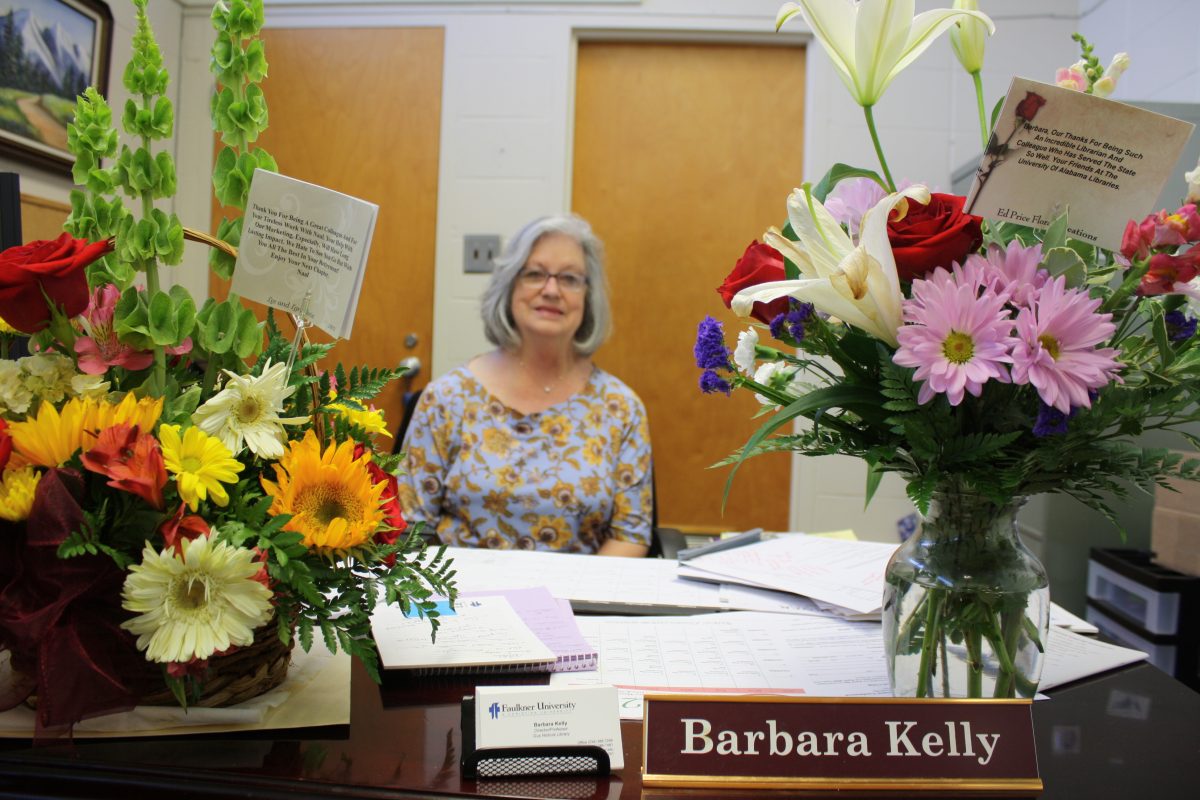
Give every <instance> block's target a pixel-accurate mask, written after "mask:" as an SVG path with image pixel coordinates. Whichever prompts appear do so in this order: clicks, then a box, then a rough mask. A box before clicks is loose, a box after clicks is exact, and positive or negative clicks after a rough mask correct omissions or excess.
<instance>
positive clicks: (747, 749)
mask: <svg viewBox="0 0 1200 800" xmlns="http://www.w3.org/2000/svg"><path fill="white" fill-rule="evenodd" d="M645 708H646V712H645V713H646V715H645V719H644V723H643V726H642V731H643V736H644V737H645V738H644V740H643V742H642V752H643V753H644V754H645V755H644V757H645V763H644V765H643V770H642V783H643V784H644V785H645V786H670V787H723V788H760V789H839V788H840V789H851V788H852V789H857V790H881V791H889V790H891V791H894V790H898V789H899V790H923V791H954V792H964V791H967V792H970V791H992V792H995V791H1000V792H1011V793H1021V794H1025V793H1028V794H1036V793H1038V792H1041V790H1042V781H1041V778H1039V777H1038V768H1037V749H1036V747H1035V745H1034V739H1033V717H1032V709H1031V703H1030V701H1029V700H941V699H924V700H918V699H910V698H890V697H889V698H860V697H762V696H745V697H735V698H731V697H729V696H728V695H724V696H710V695H694V694H692V695H646V705H645Z"/></svg>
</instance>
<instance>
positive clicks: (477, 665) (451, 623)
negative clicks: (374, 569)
mask: <svg viewBox="0 0 1200 800" xmlns="http://www.w3.org/2000/svg"><path fill="white" fill-rule="evenodd" d="M439 614H440V615H439V617H438V619H439V622H440V627H439V628H438V632H437V638H436V639H431V637H430V631H429V621H428V620H425V619H421V618H419V617H414V616H405V615H404V614H403V613H401V612H400V610H399V609H397V608H395V607H381V608H379V609H376V612H375V614H374V615H372V618H371V628H372V631H373V633H374V635H375V641H376V644H377V645H378V647H379V656H380V661H381V662H382V663H383V666H384V668H385V669H388V670H403V671H404V672H405V673H406V674H411V675H414V676H424V675H458V674H481V673H514V672H578V671H582V670H591V669H595V668H596V667H597V664H598V656H597V654H596V650H595V649H594V648H593V647H591V646H590V645H589V644H588V643H587V641H586V640H585V639H584V638H583V635H582V634H581V633H580V632H579V626H578V625H576V624H575V617H574V614H573V613H572V611H571V606H570V604H569V603H568V602H567V601H565V600H559V599H558V598H555V597H554V596H552V595H551V594H550V592H549V591H548V590H546V589H545V588H543V587H537V588H532V589H517V590H509V591H492V592H468V593H464V594H462V595H460V596H459V598H458V600H457V601H456V603H455V605H454V608H450V606H449V604H448V603H446V604H443V605H442V606H441V607H440V608H439Z"/></svg>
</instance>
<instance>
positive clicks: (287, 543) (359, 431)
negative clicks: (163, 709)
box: [0, 0, 455, 732]
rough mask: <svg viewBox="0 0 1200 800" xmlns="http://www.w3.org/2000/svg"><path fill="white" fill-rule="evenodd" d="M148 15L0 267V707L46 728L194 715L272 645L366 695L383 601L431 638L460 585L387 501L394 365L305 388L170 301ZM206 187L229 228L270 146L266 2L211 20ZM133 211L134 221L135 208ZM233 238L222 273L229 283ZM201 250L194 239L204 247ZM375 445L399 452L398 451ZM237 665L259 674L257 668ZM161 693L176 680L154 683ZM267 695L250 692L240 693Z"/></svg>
mask: <svg viewBox="0 0 1200 800" xmlns="http://www.w3.org/2000/svg"><path fill="white" fill-rule="evenodd" d="M133 3H134V6H135V7H136V12H137V30H136V33H135V35H134V42H133V45H134V46H133V57H132V60H131V61H130V63H129V65H128V67H127V68H126V70H125V73H124V76H123V77H124V85H125V87H126V88H127V89H128V90H129V92H130V95H131V99H130V100H129V101H128V102H127V103H126V105H125V107H124V109H123V110H122V113H121V125H122V128H123V129H124V132H125V133H126V134H127V135H128V136H129V137H130V143H126V144H121V142H120V138H119V135H118V133H117V131H116V130H115V129H114V127H113V124H112V120H113V112H112V110H111V109H110V107H109V106H108V103H107V102H106V101H105V99H104V98H103V97H102V96H101V95H100V94H99V93H97V92H96V91H95V90H94V89H88V90H87V91H86V92H85V93H84V94H83V95H82V96H81V97H80V98H79V100H78V103H77V106H76V110H75V119H74V122H73V123H72V124H71V125H70V126H69V129H68V135H69V141H70V148H71V151H72V152H73V153H74V155H75V157H76V161H75V166H74V178H75V181H76V182H77V183H78V184H79V185H80V187H81V188H80V189H78V190H76V191H73V192H72V195H71V208H72V211H71V215H70V217H69V219H68V222H67V229H68V232H67V233H64V234H63V235H62V236H61V237H59V239H57V240H56V241H53V242H35V243H32V244H29V245H26V246H23V247H18V248H13V249H11V250H9V251H6V252H5V253H4V254H3V255H2V256H0V316H2V317H3V318H4V320H5V321H6V323H7V324H6V326H5V328H4V330H3V331H0V346H3V349H4V353H3V355H4V356H6V357H7V355H8V345H9V343H10V342H11V341H12V340H13V339H14V338H16V337H17V336H18V335H19V334H27V335H29V337H30V338H29V349H30V351H31V353H32V354H31V355H29V356H26V357H24V358H21V359H18V360H7V358H6V359H5V360H0V468H2V469H3V472H2V479H0V518H2V519H3V520H4V522H2V523H0V526H2V529H0V598H2V599H3V601H2V602H0V651H5V650H6V651H9V653H10V655H11V665H10V666H11V668H12V669H10V670H7V671H6V672H5V673H3V674H0V683H4V684H6V685H5V686H4V687H3V688H4V689H5V691H3V692H0V696H2V697H4V698H6V699H8V700H10V701H11V702H20V701H21V700H22V699H24V698H25V697H26V696H27V695H29V694H31V693H32V694H35V695H36V696H37V712H38V717H37V724H38V728H39V732H40V731H43V730H51V729H54V728H59V727H63V726H69V725H71V724H72V723H74V722H76V721H78V720H80V719H82V718H84V717H86V716H93V715H95V714H99V713H105V712H107V711H111V710H115V709H121V708H127V707H129V706H132V705H134V704H135V703H137V702H139V701H141V700H144V699H145V698H147V697H148V696H153V695H155V694H156V693H160V692H161V691H162V690H163V687H164V685H165V687H166V688H167V689H169V690H170V695H173V696H174V698H175V699H176V700H177V701H178V702H179V703H180V704H182V705H185V706H186V705H188V704H191V703H197V702H199V703H203V702H205V701H204V699H203V698H204V695H203V692H204V691H205V689H206V687H207V686H208V685H209V680H210V678H212V677H213V674H214V672H215V671H216V670H217V669H218V667H219V665H220V664H221V663H222V659H230V658H232V657H233V656H234V655H236V654H237V653H238V652H246V651H248V650H249V649H251V648H253V647H257V646H259V645H260V644H261V643H264V642H265V643H266V644H267V645H273V646H274V647H275V648H276V649H277V650H278V649H280V648H282V651H281V652H282V664H283V665H284V666H286V662H287V654H288V652H289V651H290V647H291V643H292V642H293V641H296V642H299V644H300V646H301V647H303V648H304V649H305V650H307V649H308V648H309V647H310V646H311V645H312V642H313V638H314V636H320V637H321V638H322V639H323V640H324V643H325V645H326V646H327V647H328V648H329V649H330V650H332V651H334V652H337V651H338V650H339V649H340V650H343V651H345V652H347V653H350V654H351V655H354V656H356V657H358V658H359V659H361V660H362V661H363V662H364V664H365V665H366V667H367V669H368V672H369V673H371V674H372V675H373V676H374V677H376V679H378V662H377V654H376V652H375V649H374V643H373V640H372V638H371V632H370V623H369V617H370V614H371V612H372V610H373V609H374V608H375V605H376V604H377V602H380V601H386V602H389V603H392V602H395V603H399V604H400V605H401V606H402V607H403V608H405V609H406V610H407V609H409V608H413V609H415V610H416V611H417V612H418V613H421V614H423V615H426V616H428V617H429V618H430V620H431V622H432V624H433V627H434V628H435V629H436V624H437V619H436V616H437V612H436V610H435V604H434V603H433V602H432V601H431V600H430V599H429V598H430V597H431V596H432V595H433V594H435V593H436V594H438V595H449V596H450V597H451V598H453V596H454V594H455V589H454V585H453V581H452V577H453V572H452V571H451V570H450V562H449V561H447V560H445V559H444V558H443V551H442V550H437V551H427V550H426V548H425V545H424V544H423V540H422V539H421V538H420V536H419V535H418V534H419V531H417V530H416V527H418V526H414V527H413V528H409V529H408V531H407V533H406V532H405V531H406V527H407V526H406V524H405V521H404V518H403V516H402V515H401V513H400V507H399V503H398V500H397V492H396V478H395V475H394V474H393V473H394V471H395V469H396V468H397V467H398V464H397V459H396V458H395V457H393V456H391V455H389V454H388V452H387V451H386V450H380V449H378V448H377V446H376V439H377V438H378V437H383V436H388V433H387V426H386V422H385V421H384V420H383V418H382V414H381V412H379V411H377V410H375V409H374V408H372V407H371V406H370V405H369V402H370V400H371V398H372V397H373V396H374V395H375V394H377V393H378V392H379V391H380V390H381V389H382V388H383V387H384V386H385V385H386V384H387V383H388V382H389V381H390V380H392V379H393V378H395V377H397V375H398V374H399V373H398V371H397V370H393V369H387V368H383V369H380V368H372V367H355V368H353V369H345V368H344V367H343V366H341V365H337V366H335V367H333V368H332V369H330V370H328V371H326V372H323V373H320V372H318V371H317V369H316V365H317V364H318V362H319V361H320V360H321V359H323V358H324V357H325V356H326V355H327V354H328V353H329V350H330V349H331V347H332V345H320V344H308V343H304V344H301V345H300V346H298V347H293V345H292V343H291V342H290V341H289V338H288V337H285V336H284V335H283V334H282V333H281V331H280V330H279V328H278V326H277V325H276V323H275V320H274V317H273V316H268V318H267V320H266V321H265V323H264V322H260V321H259V320H258V319H257V318H256V317H255V315H254V314H253V313H252V312H251V311H250V310H249V309H247V308H245V307H244V306H243V305H242V303H241V302H240V301H239V300H238V298H236V297H230V298H229V299H227V300H225V301H222V302H217V301H216V300H214V299H211V298H210V299H208V300H207V301H206V302H205V303H204V305H203V306H202V307H200V308H199V309H197V307H196V304H195V303H194V301H193V300H192V298H191V297H190V296H189V295H188V293H187V292H186V291H185V290H184V289H182V288H181V287H179V286H172V287H171V288H170V289H166V288H164V286H163V283H164V281H163V279H162V277H161V276H162V272H163V270H164V269H166V268H168V267H170V266H172V265H176V264H178V263H180V261H181V259H182V255H183V248H184V240H185V236H187V237H191V236H193V235H194V234H192V233H191V232H189V231H186V230H185V229H184V228H183V226H182V224H181V223H180V221H179V220H178V219H177V218H176V217H175V216H174V215H173V214H167V213H164V212H163V211H161V210H160V209H158V208H156V207H155V200H157V199H159V198H163V197H169V196H171V195H172V194H173V193H174V189H175V183H176V176H175V167H174V164H173V163H172V160H171V157H170V155H169V154H168V153H167V152H166V151H165V150H157V151H156V149H155V143H156V142H159V141H161V140H163V139H165V138H168V137H169V136H170V135H171V131H172V127H173V111H172V106H171V103H170V101H169V100H168V99H167V98H166V97H165V95H164V91H165V89H166V86H167V81H168V75H167V72H166V70H165V69H164V68H163V63H162V57H161V54H160V52H159V49H158V46H157V44H156V42H155V40H154V37H153V33H152V31H151V29H150V26H149V23H148V21H147V18H146V0H133ZM212 22H213V26H214V28H215V29H216V34H217V35H216V42H215V44H214V46H213V69H214V72H215V74H216V76H217V82H218V84H219V91H218V92H217V93H216V95H215V98H214V102H213V104H212V109H213V120H214V129H215V130H217V131H218V132H219V133H220V135H221V138H222V141H223V142H224V144H225V147H224V148H223V149H222V151H221V153H220V155H219V156H218V158H217V161H216V168H215V174H214V177H213V183H214V187H215V190H216V193H217V196H218V198H219V199H220V200H221V202H222V203H224V204H225V205H228V206H233V207H236V208H244V207H245V202H246V197H247V195H248V192H249V186H250V179H251V176H252V174H253V172H254V170H255V169H256V168H264V169H272V170H273V169H275V163H274V160H273V159H272V158H271V157H270V155H269V154H267V153H266V152H265V151H264V150H262V149H260V148H255V147H254V146H253V143H254V142H255V140H256V139H257V137H258V135H259V134H260V133H261V132H262V130H263V129H264V128H265V127H266V122H267V114H266V105H265V101H264V99H263V94H262V91H261V89H260V88H259V86H258V83H259V82H260V81H261V80H262V78H263V77H264V76H265V75H266V69H267V63H266V60H265V57H264V51H263V46H262V42H261V40H260V39H259V38H258V33H259V30H260V28H261V26H262V23H263V5H262V1H261V0H228V2H218V3H217V4H216V5H215V7H214V9H213V12H212ZM127 203H128V205H127ZM239 231H240V219H239V220H232V221H231V220H223V221H222V223H221V225H220V228H219V237H218V238H217V239H216V240H212V241H211V243H212V244H214V245H215V247H216V248H217V249H216V250H215V251H214V252H215V255H214V257H213V259H212V261H213V268H214V269H215V270H216V271H218V272H219V273H220V274H223V275H226V276H227V275H228V274H230V272H231V270H232V268H233V264H234V254H235V252H236V251H235V250H234V246H236V244H237V240H238V235H239ZM195 236H196V238H200V239H202V240H207V239H208V237H204V236H202V235H195ZM388 450H390V448H388ZM241 669H245V670H248V669H249V668H248V667H242V668H241ZM164 682H165V683H164ZM266 688H270V687H269V686H267V685H262V684H261V683H258V684H255V685H253V686H252V687H251V689H250V691H251V692H258V691H262V690H264V689H266Z"/></svg>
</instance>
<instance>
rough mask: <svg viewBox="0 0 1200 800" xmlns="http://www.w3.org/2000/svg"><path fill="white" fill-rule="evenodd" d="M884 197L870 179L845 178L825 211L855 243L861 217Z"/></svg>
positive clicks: (880, 189)
mask: <svg viewBox="0 0 1200 800" xmlns="http://www.w3.org/2000/svg"><path fill="white" fill-rule="evenodd" d="M885 197H887V192H886V191H885V190H884V188H883V187H882V186H880V185H879V184H878V183H876V182H875V181H873V180H871V179H870V178H847V179H846V180H844V181H840V182H839V183H838V185H837V186H835V187H833V191H832V192H830V193H829V196H828V197H826V198H825V210H826V211H828V212H829V213H830V214H831V215H832V216H833V218H834V219H835V220H837V221H838V222H839V223H840V224H842V225H845V226H846V230H847V231H849V232H850V238H851V239H853V240H854V241H855V242H857V241H858V232H859V230H860V229H861V228H862V218H863V215H864V214H866V213H867V212H868V211H870V210H871V209H872V208H874V207H875V206H876V205H877V204H878V203H879V201H880V200H882V199H883V198H885ZM776 338H778V337H776Z"/></svg>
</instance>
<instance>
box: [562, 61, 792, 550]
mask: <svg viewBox="0 0 1200 800" xmlns="http://www.w3.org/2000/svg"><path fill="white" fill-rule="evenodd" d="M803 141H804V50H803V49H802V48H797V47H778V46H752V45H723V44H656V43H641V42H638V43H614V42H584V43H580V45H579V57H578V67H577V78H576V97H575V145H574V172H573V184H572V185H573V198H572V205H573V208H574V209H575V211H576V212H577V213H579V214H581V215H582V216H584V217H585V218H587V219H588V220H589V221H590V222H591V223H592V224H593V226H594V227H595V229H596V232H597V234H598V235H599V236H600V237H601V238H602V239H603V240H604V242H605V245H606V247H607V257H608V270H609V280H610V283H611V287H612V292H613V307H614V323H615V331H614V335H613V338H612V340H611V341H610V343H609V344H607V345H605V347H604V348H602V350H601V351H600V352H599V353H598V362H599V363H600V364H601V365H602V366H603V367H604V368H605V369H607V370H609V371H611V372H613V373H614V374H616V375H617V376H619V377H620V378H621V379H622V380H624V381H625V382H626V383H628V384H629V385H630V386H631V387H633V389H634V391H636V392H637V393H638V394H639V395H640V396H641V398H642V400H643V401H644V402H645V403H646V406H647V408H648V410H649V415H650V435H651V438H652V440H653V446H654V462H655V473H656V480H657V484H658V497H659V500H658V510H659V520H660V524H662V525H665V526H670V527H679V528H683V529H687V530H735V529H744V528H749V527H753V526H762V527H764V528H767V529H768V530H786V529H787V526H788V495H789V490H790V476H791V461H790V456H789V455H788V454H786V453H779V454H770V455H765V456H759V457H757V458H755V459H752V460H751V461H749V462H747V463H746V464H745V465H743V467H742V469H741V470H740V471H739V473H738V475H737V477H736V479H735V481H734V486H733V490H732V492H731V494H730V495H729V500H728V504H727V506H726V509H725V513H724V516H722V514H721V497H722V493H723V491H724V485H725V479H726V477H727V474H728V469H727V468H718V469H708V467H709V466H710V465H712V464H713V463H714V462H716V461H718V460H720V459H722V458H724V457H725V456H726V455H728V454H729V453H730V452H732V451H733V450H734V449H735V448H737V447H739V446H740V445H742V444H743V443H744V442H745V441H746V439H747V438H748V437H749V436H750V434H751V433H752V432H753V431H754V430H755V429H756V428H757V427H758V425H759V424H761V422H762V418H759V419H757V420H754V419H752V417H753V416H754V414H755V413H756V412H757V410H758V409H759V405H758V403H757V401H756V400H755V399H754V398H753V397H751V396H750V394H749V393H748V392H747V393H735V394H734V396H733V397H732V398H726V397H725V396H723V395H701V393H700V391H699V389H698V388H697V381H698V378H699V370H697V369H696V366H695V363H694V361H693V359H692V346H693V344H694V342H695V335H696V326H697V324H698V323H699V322H700V320H701V319H703V318H704V316H705V315H706V314H711V315H712V316H714V317H717V318H718V319H721V320H722V321H724V322H725V330H726V335H727V339H728V340H729V343H730V345H731V346H732V345H733V344H734V343H735V342H736V338H737V331H738V330H739V329H740V327H741V324H740V323H739V322H738V320H737V317H736V316H734V315H733V314H732V313H731V312H729V311H728V310H726V309H725V307H724V305H723V304H722V303H721V300H720V298H719V296H718V295H717V293H716V291H714V290H715V288H716V287H717V286H719V285H720V284H721V282H722V281H723V280H724V278H725V276H726V275H727V274H728V272H729V271H730V270H731V269H732V268H733V265H734V263H735V262H736V261H737V259H738V257H739V256H740V255H741V254H742V251H743V250H744V249H745V247H746V245H747V244H749V243H750V241H751V240H752V239H755V238H759V239H761V237H762V233H763V231H765V230H766V229H767V227H769V226H770V225H772V224H775V225H782V223H783V222H784V221H785V219H786V211H785V202H786V198H787V195H788V192H789V191H791V189H792V188H793V187H794V186H798V185H800V183H801V180H802V175H801V167H802V164H803V152H802V150H801V143H802V142H803Z"/></svg>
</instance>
